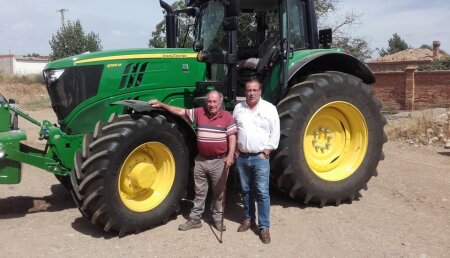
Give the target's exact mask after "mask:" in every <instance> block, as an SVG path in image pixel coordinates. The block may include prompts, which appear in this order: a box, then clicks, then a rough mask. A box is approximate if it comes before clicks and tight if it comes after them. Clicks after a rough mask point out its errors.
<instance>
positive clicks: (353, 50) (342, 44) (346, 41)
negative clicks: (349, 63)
mask: <svg viewBox="0 0 450 258" xmlns="http://www.w3.org/2000/svg"><path fill="white" fill-rule="evenodd" d="M333 46H334V47H338V48H343V49H345V50H346V51H348V53H349V54H351V55H352V56H354V57H356V58H358V59H360V60H362V61H366V60H368V59H370V58H371V57H372V53H373V51H372V50H371V49H370V47H369V43H367V41H366V40H364V39H361V38H350V37H342V38H340V40H339V41H337V42H335V43H333Z"/></svg>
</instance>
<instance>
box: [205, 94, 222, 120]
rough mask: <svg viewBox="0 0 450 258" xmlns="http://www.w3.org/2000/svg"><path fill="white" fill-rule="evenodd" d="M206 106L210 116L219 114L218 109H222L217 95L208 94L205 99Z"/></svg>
mask: <svg viewBox="0 0 450 258" xmlns="http://www.w3.org/2000/svg"><path fill="white" fill-rule="evenodd" d="M206 104H207V108H208V113H209V114H210V115H217V113H219V111H220V108H221V107H222V102H221V101H220V97H219V94H217V93H210V94H208V97H207V98H206Z"/></svg>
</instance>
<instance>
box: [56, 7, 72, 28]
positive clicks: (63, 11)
mask: <svg viewBox="0 0 450 258" xmlns="http://www.w3.org/2000/svg"><path fill="white" fill-rule="evenodd" d="M56 11H57V12H58V13H61V27H64V13H65V12H68V11H69V9H59V10H56Z"/></svg>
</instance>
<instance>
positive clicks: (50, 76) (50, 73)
mask: <svg viewBox="0 0 450 258" xmlns="http://www.w3.org/2000/svg"><path fill="white" fill-rule="evenodd" d="M63 73H64V69H59V70H46V71H44V79H45V82H46V83H47V85H50V84H52V83H53V82H55V81H57V80H58V79H59V77H61V75H62V74H63Z"/></svg>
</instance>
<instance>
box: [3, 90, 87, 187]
mask: <svg viewBox="0 0 450 258" xmlns="http://www.w3.org/2000/svg"><path fill="white" fill-rule="evenodd" d="M0 96H1V95H0ZM18 116H20V117H22V118H24V119H26V120H28V121H30V122H31V123H33V124H35V125H37V126H39V127H40V131H39V139H41V140H47V142H46V147H45V149H44V150H40V149H36V148H34V147H31V146H28V145H26V144H24V143H23V141H25V140H26V139H27V136H26V133H25V132H24V131H22V130H20V129H19V128H18V124H17V117H18ZM81 141H82V136H81V135H67V134H65V133H64V132H62V131H61V129H60V128H58V127H56V125H53V124H52V123H50V122H49V121H46V120H44V121H43V122H42V123H41V122H38V121H37V120H35V119H33V118H32V117H30V116H29V115H28V114H26V113H25V112H24V111H22V110H21V109H20V108H18V107H17V106H16V105H15V104H14V101H9V102H7V101H6V100H5V98H4V97H2V96H1V97H0V184H18V183H20V179H21V163H26V164H30V165H32V166H35V167H38V168H41V169H43V170H46V171H48V172H50V173H53V174H55V175H59V176H68V175H69V174H70V170H71V169H72V168H73V154H74V153H75V151H77V150H78V149H79V148H80V146H81Z"/></svg>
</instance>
